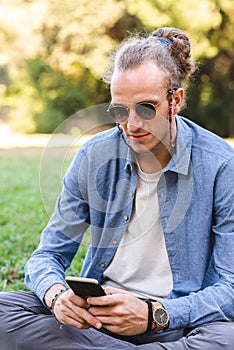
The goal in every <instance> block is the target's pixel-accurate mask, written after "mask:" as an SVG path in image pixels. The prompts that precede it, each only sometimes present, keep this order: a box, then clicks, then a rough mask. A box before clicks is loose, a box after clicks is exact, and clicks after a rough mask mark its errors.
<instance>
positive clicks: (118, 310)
mask: <svg viewBox="0 0 234 350" xmlns="http://www.w3.org/2000/svg"><path fill="white" fill-rule="evenodd" d="M105 292H106V294H107V295H106V296H104V297H90V298H88V299H87V302H88V303H89V304H90V305H91V307H89V309H88V311H89V312H90V313H91V314H92V315H93V316H94V317H95V319H98V320H99V321H100V322H101V324H102V326H103V327H104V328H106V329H108V330H109V331H111V332H114V333H117V334H121V335H136V334H140V333H144V332H145V331H146V329H147V325H148V306H147V304H146V303H145V302H144V301H142V300H140V299H138V298H136V297H134V296H132V295H131V294H129V293H128V292H126V291H123V290H120V289H116V288H113V287H106V289H105Z"/></svg>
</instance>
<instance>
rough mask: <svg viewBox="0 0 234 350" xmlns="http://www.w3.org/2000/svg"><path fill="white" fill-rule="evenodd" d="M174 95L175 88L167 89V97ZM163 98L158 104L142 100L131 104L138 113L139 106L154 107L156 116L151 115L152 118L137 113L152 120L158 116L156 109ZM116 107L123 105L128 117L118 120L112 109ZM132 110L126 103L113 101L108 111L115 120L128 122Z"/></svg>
mask: <svg viewBox="0 0 234 350" xmlns="http://www.w3.org/2000/svg"><path fill="white" fill-rule="evenodd" d="M172 95H173V90H172V89H169V90H168V91H167V94H166V97H167V99H168V100H170V98H171V97H172ZM163 98H164V97H163ZM163 98H162V100H160V101H159V102H158V103H156V104H154V103H152V102H147V101H142V102H139V103H135V104H132V105H130V106H133V107H134V110H135V112H136V113H137V106H142V105H148V106H150V107H153V109H154V116H152V117H150V118H144V117H142V116H141V115H139V114H138V113H137V115H138V116H139V117H140V118H141V119H143V120H152V119H154V118H155V117H156V115H157V109H156V108H157V107H158V106H159V105H160V104H161V102H162V101H163ZM115 107H121V108H123V109H124V110H125V111H126V114H127V115H128V116H126V117H125V118H123V119H121V118H119V119H120V120H118V118H115V117H114V116H113V115H112V114H111V109H114V108H115ZM146 107H147V106H146ZM153 109H152V108H151V110H152V111H153ZM130 110H131V108H130V107H128V106H126V105H124V104H111V103H110V104H109V106H108V108H107V113H109V114H110V116H111V118H112V119H113V120H114V121H115V122H117V123H120V124H122V123H126V122H127V120H128V118H129V113H130Z"/></svg>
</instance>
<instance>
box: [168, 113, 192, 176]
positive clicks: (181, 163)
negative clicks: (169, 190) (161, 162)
mask: <svg viewBox="0 0 234 350" xmlns="http://www.w3.org/2000/svg"><path fill="white" fill-rule="evenodd" d="M176 125H177V136H176V145H175V152H174V153H173V155H172V158H171V160H170V161H169V163H168V164H167V166H166V167H165V168H164V170H163V171H164V172H166V171H168V170H170V171H174V172H176V173H180V174H183V175H188V172H189V165H190V161H191V150H192V133H191V130H190V128H189V127H188V125H187V124H186V123H185V122H184V121H183V119H182V117H180V116H178V115H177V116H176Z"/></svg>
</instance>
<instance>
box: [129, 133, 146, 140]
mask: <svg viewBox="0 0 234 350" xmlns="http://www.w3.org/2000/svg"><path fill="white" fill-rule="evenodd" d="M149 135H150V133H146V134H140V135H139V134H136V135H135V134H130V135H128V139H129V140H130V141H134V142H143V141H145V140H146V139H147V137H148V136H149Z"/></svg>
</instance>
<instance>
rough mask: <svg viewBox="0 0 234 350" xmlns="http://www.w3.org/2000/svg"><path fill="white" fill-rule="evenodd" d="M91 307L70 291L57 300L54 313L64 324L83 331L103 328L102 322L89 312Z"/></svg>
mask: <svg viewBox="0 0 234 350" xmlns="http://www.w3.org/2000/svg"><path fill="white" fill-rule="evenodd" d="M89 307H90V305H89V304H88V303H87V302H86V301H85V300H84V299H82V298H81V297H79V296H77V295H75V294H74V292H73V291H72V290H71V289H68V290H67V291H66V292H64V293H62V294H61V295H60V296H59V297H58V299H57V300H56V302H55V304H54V309H53V312H54V315H55V317H56V319H57V320H58V321H59V322H61V323H63V324H66V325H69V326H74V327H77V328H82V329H88V328H90V327H91V326H93V327H95V328H98V329H99V328H101V327H102V324H101V322H100V321H99V320H98V319H97V318H96V317H94V316H93V315H92V314H91V313H90V312H89V311H88V309H89Z"/></svg>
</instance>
